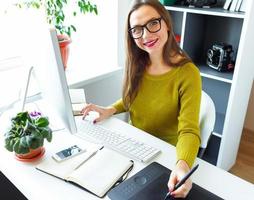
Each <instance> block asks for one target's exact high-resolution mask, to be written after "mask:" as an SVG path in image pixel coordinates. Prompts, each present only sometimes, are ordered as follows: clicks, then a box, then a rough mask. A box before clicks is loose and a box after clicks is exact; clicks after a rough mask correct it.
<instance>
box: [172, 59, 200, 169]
mask: <svg viewBox="0 0 254 200" xmlns="http://www.w3.org/2000/svg"><path fill="white" fill-rule="evenodd" d="M178 81H179V90H178V92H179V97H180V99H179V105H180V110H179V117H178V121H179V123H178V142H177V144H176V152H177V160H185V161H186V162H187V164H188V165H189V167H191V166H192V165H193V163H194V161H195V158H196V156H197V153H198V149H199V146H200V130H199V110H200V101H201V91H202V86H201V77H200V73H199V70H198V69H197V68H196V66H195V65H194V64H191V63H188V64H186V65H184V66H183V67H182V69H181V73H180V76H179V77H178Z"/></svg>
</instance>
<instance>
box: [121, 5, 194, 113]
mask: <svg viewBox="0 0 254 200" xmlns="http://www.w3.org/2000/svg"><path fill="white" fill-rule="evenodd" d="M143 5H149V6H151V7H153V8H154V9H155V10H156V11H157V12H158V13H159V14H160V15H161V17H162V19H163V20H164V22H165V23H166V25H167V27H168V30H169V31H168V40H167V42H166V44H165V46H164V48H163V60H164V62H165V63H166V64H167V65H169V66H174V67H177V66H181V65H183V64H185V63H187V62H189V61H190V59H189V57H188V56H187V55H186V54H185V53H184V52H183V50H182V49H181V48H180V47H179V46H178V44H177V42H176V40H175V37H174V33H173V26H172V20H171V17H170V15H169V12H168V11H167V10H166V9H165V8H164V6H163V5H161V3H160V2H159V1H158V0H134V1H133V2H132V5H131V8H130V11H129V14H128V16H127V23H126V27H125V29H126V30H125V47H126V61H125V77H124V84H123V94H122V95H123V102H124V105H125V107H126V109H128V108H129V106H130V104H131V103H132V102H133V100H134V98H135V96H136V94H137V91H138V88H139V85H140V82H141V80H142V76H143V74H144V71H145V69H146V67H147V66H148V65H149V64H151V61H150V58H149V54H148V53H147V52H146V51H144V50H142V49H140V48H139V47H138V46H137V45H136V44H135V41H134V39H133V38H132V37H131V36H130V35H129V34H128V30H129V29H130V16H131V14H132V12H133V11H135V10H137V9H138V8H140V7H141V6H143ZM176 55H180V56H181V57H182V59H180V60H178V61H175V60H176V59H175V60H173V57H175V56H176Z"/></svg>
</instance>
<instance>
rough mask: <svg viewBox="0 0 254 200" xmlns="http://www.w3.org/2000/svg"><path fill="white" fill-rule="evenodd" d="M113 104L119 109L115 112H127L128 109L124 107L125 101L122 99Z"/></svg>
mask: <svg viewBox="0 0 254 200" xmlns="http://www.w3.org/2000/svg"><path fill="white" fill-rule="evenodd" d="M111 106H112V107H114V108H115V109H116V110H117V111H116V113H115V114H119V113H123V112H126V109H125V107H124V103H123V100H122V99H119V100H117V101H116V102H115V103H113V104H112V105H111Z"/></svg>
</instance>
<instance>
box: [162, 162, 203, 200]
mask: <svg viewBox="0 0 254 200" xmlns="http://www.w3.org/2000/svg"><path fill="white" fill-rule="evenodd" d="M198 166H199V164H197V165H196V166H195V167H193V168H192V169H191V170H190V171H189V172H188V173H187V174H186V175H185V176H184V177H183V178H182V180H180V181H179V182H178V183H177V184H176V185H175V187H174V189H173V191H175V190H177V189H178V188H179V187H181V186H182V185H183V184H184V183H185V181H186V180H187V179H188V178H190V176H191V175H192V174H193V172H195V171H196V170H197V168H198ZM173 191H172V192H173ZM170 194H171V192H168V193H167V194H166V196H165V198H164V200H166V199H168V198H169V197H170Z"/></svg>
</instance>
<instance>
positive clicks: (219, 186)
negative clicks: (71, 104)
mask: <svg viewBox="0 0 254 200" xmlns="http://www.w3.org/2000/svg"><path fill="white" fill-rule="evenodd" d="M102 124H103V125H104V126H106V127H110V128H112V129H115V130H118V131H120V132H123V133H128V134H130V135H131V136H132V137H134V138H136V139H139V140H142V141H144V142H146V143H148V144H150V145H152V146H155V147H157V148H159V149H161V150H162V153H161V154H160V155H159V156H158V157H157V158H156V159H155V161H157V162H159V163H161V164H163V165H164V166H166V167H168V168H171V169H172V168H173V167H174V164H175V161H176V157H175V155H176V153H175V147H173V146H171V145H169V144H167V143H165V142H163V141H161V140H159V139H157V138H155V137H153V136H151V135H149V134H146V133H144V132H142V131H140V130H138V129H136V128H134V127H132V126H130V125H129V124H127V123H125V122H123V121H120V120H118V119H116V118H111V119H109V120H106V121H105V122H103V123H102ZM0 141H1V144H0V155H1V161H0V170H1V171H2V172H3V173H4V174H5V175H6V176H7V177H8V178H9V180H10V181H11V182H12V183H13V184H14V185H15V186H16V187H17V188H18V189H19V190H20V191H21V192H22V193H23V194H24V195H25V196H26V197H27V198H28V199H29V200H45V199H54V200H65V199H66V200H69V199H70V198H73V199H76V200H90V199H91V200H93V199H98V198H97V197H95V196H93V195H91V194H90V193H88V192H86V191H84V190H82V189H80V188H78V187H76V186H74V185H72V184H70V183H67V182H64V181H62V180H60V179H57V178H55V177H53V176H50V175H47V174H45V173H42V172H40V171H38V170H36V169H35V166H36V164H38V163H39V162H40V161H37V162H35V163H23V162H19V161H17V160H16V159H15V158H14V155H13V153H10V152H8V151H7V150H6V149H5V148H4V145H3V136H2V135H1V136H0ZM76 141H77V142H78V143H82V144H83V143H84V144H85V145H86V143H87V142H86V141H84V140H80V139H79V138H77V137H75V136H73V135H70V134H69V133H68V132H67V131H59V132H55V133H54V135H53V141H52V143H47V142H45V147H46V153H45V156H44V158H43V159H45V158H47V157H49V156H51V155H52V153H53V152H56V151H57V150H59V149H61V148H62V147H66V146H68V145H69V144H71V142H74V143H75V142H76ZM87 145H89V144H87ZM196 163H199V164H200V166H199V169H198V171H197V172H196V173H194V174H193V176H192V180H193V182H195V183H197V184H198V185H200V186H202V187H204V188H205V189H207V190H209V191H211V192H213V193H215V194H217V195H218V196H220V197H222V198H224V199H229V200H234V199H245V200H246V199H253V197H254V185H253V184H251V183H249V182H247V181H244V180H242V179H240V178H238V177H236V176H234V175H232V174H230V173H228V172H226V171H223V170H221V169H219V168H216V167H215V166H213V165H211V164H209V163H207V162H205V161H202V160H200V159H197V160H196ZM144 167H145V165H144V164H142V163H138V162H135V165H134V168H133V170H132V172H131V174H130V175H133V174H134V173H136V172H138V171H139V170H141V169H142V168H144ZM104 199H108V197H107V196H106V197H105V198H104Z"/></svg>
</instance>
